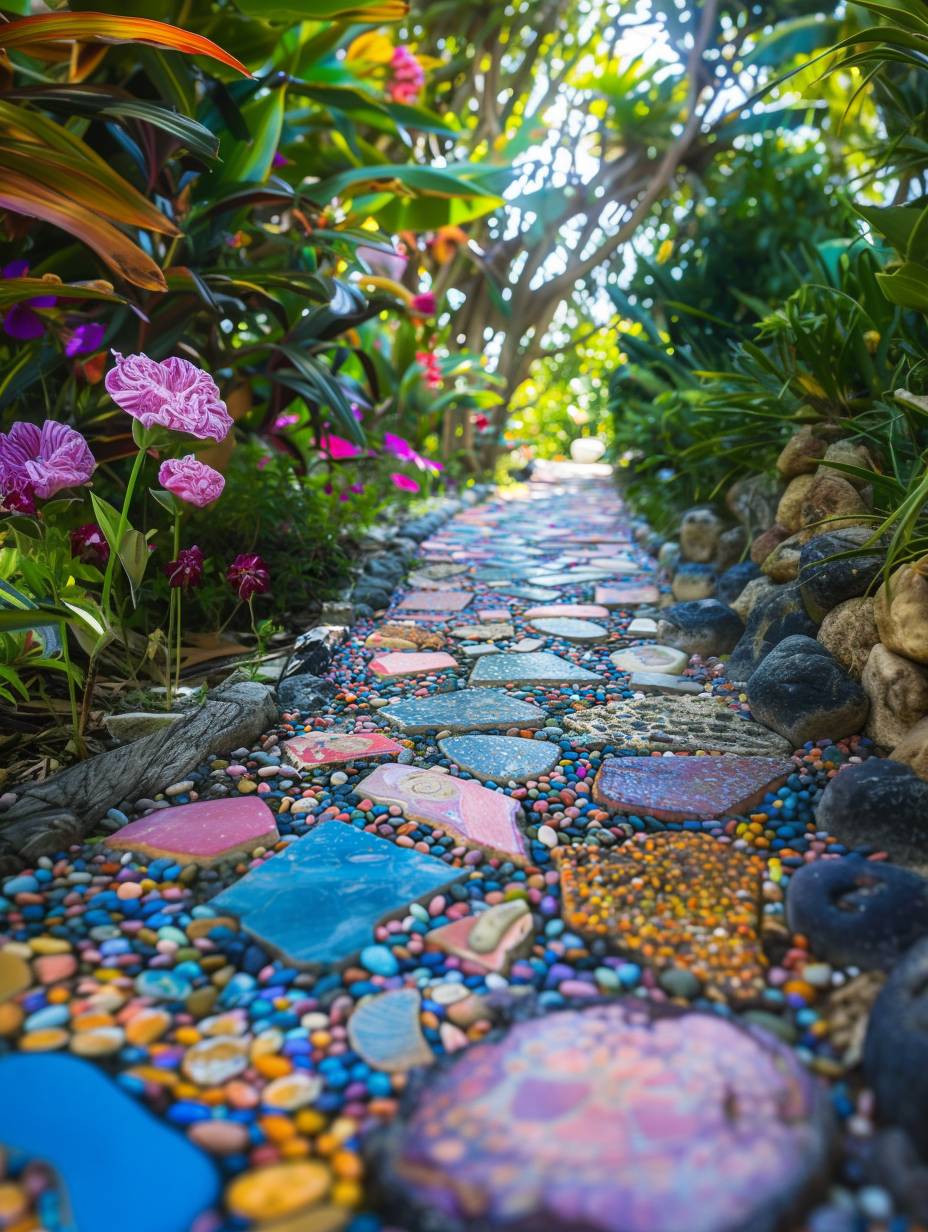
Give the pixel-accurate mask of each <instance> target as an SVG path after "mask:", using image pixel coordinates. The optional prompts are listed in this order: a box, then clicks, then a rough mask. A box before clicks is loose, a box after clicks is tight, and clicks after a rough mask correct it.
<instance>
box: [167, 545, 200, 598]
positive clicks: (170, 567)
mask: <svg viewBox="0 0 928 1232" xmlns="http://www.w3.org/2000/svg"><path fill="white" fill-rule="evenodd" d="M164 572H165V575H166V577H167V579H168V582H169V583H170V585H171V586H172V587H180V589H181V590H192V589H193V588H194V586H199V584H200V579H201V578H202V576H203V553H202V552H201V551H200V549H199V548H198V547H197V545H196V544H194V545H193V547H190V548H181V550H180V551H179V552H178V553H177V560H169V561H168V563H167V564H166V565H165V566H164Z"/></svg>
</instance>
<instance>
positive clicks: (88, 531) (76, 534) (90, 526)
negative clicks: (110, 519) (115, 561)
mask: <svg viewBox="0 0 928 1232" xmlns="http://www.w3.org/2000/svg"><path fill="white" fill-rule="evenodd" d="M68 538H69V539H70V540H71V555H72V556H76V557H77V558H78V559H79V560H80V561H82V562H83V563H84V564H85V565H96V566H97V568H99V569H102V568H103V566H104V565H105V564H106V562H107V561H108V560H109V558H110V545H109V544H108V543H107V542H106V539H105V538H104V536H103V531H102V530H101V529H100V527H99V526H98V525H97V524H96V522H85V523H84V525H83V526H76V527H75V528H74V530H72V531H69V532H68Z"/></svg>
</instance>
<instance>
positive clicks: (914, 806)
mask: <svg viewBox="0 0 928 1232" xmlns="http://www.w3.org/2000/svg"><path fill="white" fill-rule="evenodd" d="M815 819H816V821H817V822H818V824H819V826H820V827H821V829H823V830H827V831H828V833H829V834H832V835H834V837H835V838H836V839H837V840H838V842H840V843H843V844H844V846H845V847H848V848H852V849H854V850H865V851H885V852H887V853H888V855H889V857H890V859H891V860H894V861H895V862H896V863H898V864H907V865H915V866H921V865H928V783H926V782H925V781H924V779H921V778H919V776H918V775H917V774H916V773H915V771H914V770H912V769H911V768H910V767H909V766H905V765H903V764H902V762H898V761H891V760H890V759H889V758H883V757H871V758H869V759H868V760H867V761H865V762H861V763H860V764H859V765H851V766H845V767H844V768H843V769H842V770H841V771H840V773H838V774H836V775H835V777H834V778H833V779H832V780H831V782H830V783H829V784H828V786H827V787H826V788H825V790H824V792H823V793H822V798H821V799H820V800H819V802H818V806H817V807H816V810H815Z"/></svg>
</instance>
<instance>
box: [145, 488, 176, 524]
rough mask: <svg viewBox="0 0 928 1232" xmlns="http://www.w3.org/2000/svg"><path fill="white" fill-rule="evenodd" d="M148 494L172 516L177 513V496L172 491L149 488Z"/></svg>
mask: <svg viewBox="0 0 928 1232" xmlns="http://www.w3.org/2000/svg"><path fill="white" fill-rule="evenodd" d="M148 495H149V496H150V497H151V498H152V500H156V501H157V502H158V504H159V505H160V506H161V507H162V509H166V510H167V511H168V513H169V514H171V516H172V517H173V516H174V515H175V514H176V513H177V497H176V496H175V495H174V493H173V492H165V490H164V488H149V489H148Z"/></svg>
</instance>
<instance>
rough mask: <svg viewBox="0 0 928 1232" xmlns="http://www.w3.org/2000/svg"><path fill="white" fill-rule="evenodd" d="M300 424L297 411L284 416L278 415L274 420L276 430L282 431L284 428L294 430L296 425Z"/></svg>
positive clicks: (286, 412)
mask: <svg viewBox="0 0 928 1232" xmlns="http://www.w3.org/2000/svg"><path fill="white" fill-rule="evenodd" d="M299 422H300V417H299V415H297V413H296V412H295V411H285V412H284V414H283V415H278V416H277V418H276V419H275V420H274V430H275V431H276V432H280V431H282V429H284V428H292V427H293V425H294V424H298V423H299Z"/></svg>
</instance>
